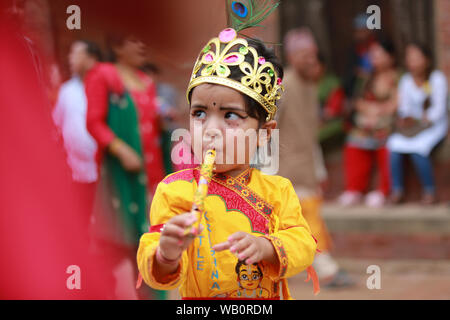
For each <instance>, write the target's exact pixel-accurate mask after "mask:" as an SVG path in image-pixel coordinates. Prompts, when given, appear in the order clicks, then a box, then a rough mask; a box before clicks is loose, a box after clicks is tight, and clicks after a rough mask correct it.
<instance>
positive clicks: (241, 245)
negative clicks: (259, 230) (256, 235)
mask: <svg viewBox="0 0 450 320" xmlns="http://www.w3.org/2000/svg"><path fill="white" fill-rule="evenodd" d="M251 244H252V240H251V239H250V237H247V236H246V237H244V238H242V239H241V240H239V241H236V242H234V243H233V245H232V246H231V247H230V251H231V252H233V253H239V252H241V251H243V250H245V249H247V248H248V247H249V246H250V245H251Z"/></svg>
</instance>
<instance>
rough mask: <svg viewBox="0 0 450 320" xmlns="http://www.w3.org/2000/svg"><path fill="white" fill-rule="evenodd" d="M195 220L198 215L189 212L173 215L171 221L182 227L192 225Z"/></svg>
mask: <svg viewBox="0 0 450 320" xmlns="http://www.w3.org/2000/svg"><path fill="white" fill-rule="evenodd" d="M195 221H197V215H196V214H192V213H190V212H188V213H184V214H180V215H178V216H175V217H173V218H172V219H170V221H169V223H170V224H175V225H177V226H179V227H181V228H186V227H189V226H190V225H192V224H193V223H194V222H195Z"/></svg>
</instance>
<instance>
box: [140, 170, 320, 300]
mask: <svg viewBox="0 0 450 320" xmlns="http://www.w3.org/2000/svg"><path fill="white" fill-rule="evenodd" d="M198 178H199V169H198V168H194V169H185V170H181V171H178V172H175V173H173V174H171V175H169V176H167V177H166V178H165V179H164V180H163V181H162V182H161V183H160V184H159V185H158V188H157V190H156V194H155V196H154V198H153V202H152V206H151V210H150V221H151V225H152V226H153V227H152V228H151V230H150V231H151V232H149V233H146V234H144V235H143V236H142V237H141V240H140V245H139V250H138V254H137V263H138V267H139V271H140V273H141V275H142V278H143V279H144V281H145V282H146V283H147V284H148V285H149V286H151V287H153V288H155V289H161V290H170V289H174V288H176V287H178V286H179V287H180V289H179V290H180V294H181V296H182V297H183V298H214V297H215V298H257V299H258V298H259V299H261V298H269V299H279V298H280V282H285V280H283V279H286V278H288V277H291V276H293V275H295V274H297V273H299V272H301V271H303V270H305V269H307V268H308V267H309V266H310V265H311V264H312V262H313V259H314V254H315V252H316V246H317V245H316V241H315V239H314V238H313V236H312V235H311V232H310V228H309V226H308V224H307V223H306V221H305V219H304V218H303V216H302V212H301V207H300V204H299V201H298V197H297V195H296V193H295V191H294V189H293V187H292V184H291V183H290V181H289V180H288V179H285V178H283V177H280V176H269V175H265V174H263V173H261V172H260V171H259V170H257V169H252V168H249V169H248V170H246V171H245V172H243V173H242V174H240V175H239V176H238V177H235V178H233V177H230V176H228V175H226V174H214V176H213V177H212V180H211V182H210V185H209V190H208V196H207V197H206V199H205V203H204V205H205V213H204V215H203V217H202V219H201V224H202V225H203V227H204V229H203V231H202V233H201V234H200V235H199V236H197V238H196V239H195V240H194V241H193V242H192V244H191V245H190V246H189V247H188V249H187V250H185V251H184V252H183V255H182V259H181V262H180V266H179V268H178V269H177V271H176V272H175V273H174V274H173V275H170V276H168V277H167V278H166V279H156V278H155V277H154V275H153V272H152V270H153V263H154V259H155V253H156V248H157V247H158V245H159V237H160V233H159V230H160V228H161V227H162V225H163V224H164V223H166V222H167V221H168V220H170V219H171V218H172V217H173V216H175V215H177V214H182V213H185V212H190V211H191V207H192V202H193V197H194V192H195V190H196V189H197V182H198ZM237 231H244V232H248V233H251V234H252V235H254V236H261V237H265V238H267V239H268V240H270V241H271V243H272V244H273V246H274V248H275V250H276V253H277V256H278V260H279V265H272V264H270V263H268V262H265V261H261V262H259V263H255V264H253V265H249V266H247V265H245V264H243V263H242V262H240V261H239V260H238V258H237V257H236V256H235V255H234V254H233V253H231V252H230V251H229V250H225V251H222V252H215V251H214V250H212V249H211V247H212V246H213V245H215V244H217V243H221V242H224V241H227V238H228V237H229V236H230V235H231V234H233V233H235V232H237ZM313 280H314V279H313ZM284 289H287V288H286V287H284ZM283 296H284V298H289V294H288V290H283Z"/></svg>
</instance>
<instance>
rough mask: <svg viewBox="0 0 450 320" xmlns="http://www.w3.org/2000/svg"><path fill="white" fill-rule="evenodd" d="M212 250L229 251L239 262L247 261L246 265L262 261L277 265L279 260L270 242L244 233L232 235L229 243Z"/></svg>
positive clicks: (226, 242)
mask: <svg viewBox="0 0 450 320" xmlns="http://www.w3.org/2000/svg"><path fill="white" fill-rule="evenodd" d="M212 249H213V250H215V251H223V250H227V249H229V250H230V251H231V252H232V253H234V254H236V255H237V257H238V259H239V260H242V261H245V264H252V263H255V262H259V261H261V260H266V261H268V262H271V263H276V262H277V260H278V258H277V255H276V253H275V249H274V248H273V246H272V244H271V243H270V241H269V240H267V239H266V238H263V237H255V236H252V235H251V234H249V233H246V232H242V231H238V232H236V233H234V234H232V235H231V236H230V237H228V241H225V242H222V243H219V244H216V245H215V246H213V247H212Z"/></svg>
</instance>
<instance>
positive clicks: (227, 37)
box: [219, 28, 237, 43]
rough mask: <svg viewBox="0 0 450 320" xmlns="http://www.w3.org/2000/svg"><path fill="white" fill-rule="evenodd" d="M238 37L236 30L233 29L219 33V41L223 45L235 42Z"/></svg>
mask: <svg viewBox="0 0 450 320" xmlns="http://www.w3.org/2000/svg"><path fill="white" fill-rule="evenodd" d="M236 37H237V33H236V30H234V29H232V28H227V29H224V30H222V31H221V32H220V33H219V40H220V41H221V42H223V43H228V42H230V41H233V40H234V39H235V38H236Z"/></svg>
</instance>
